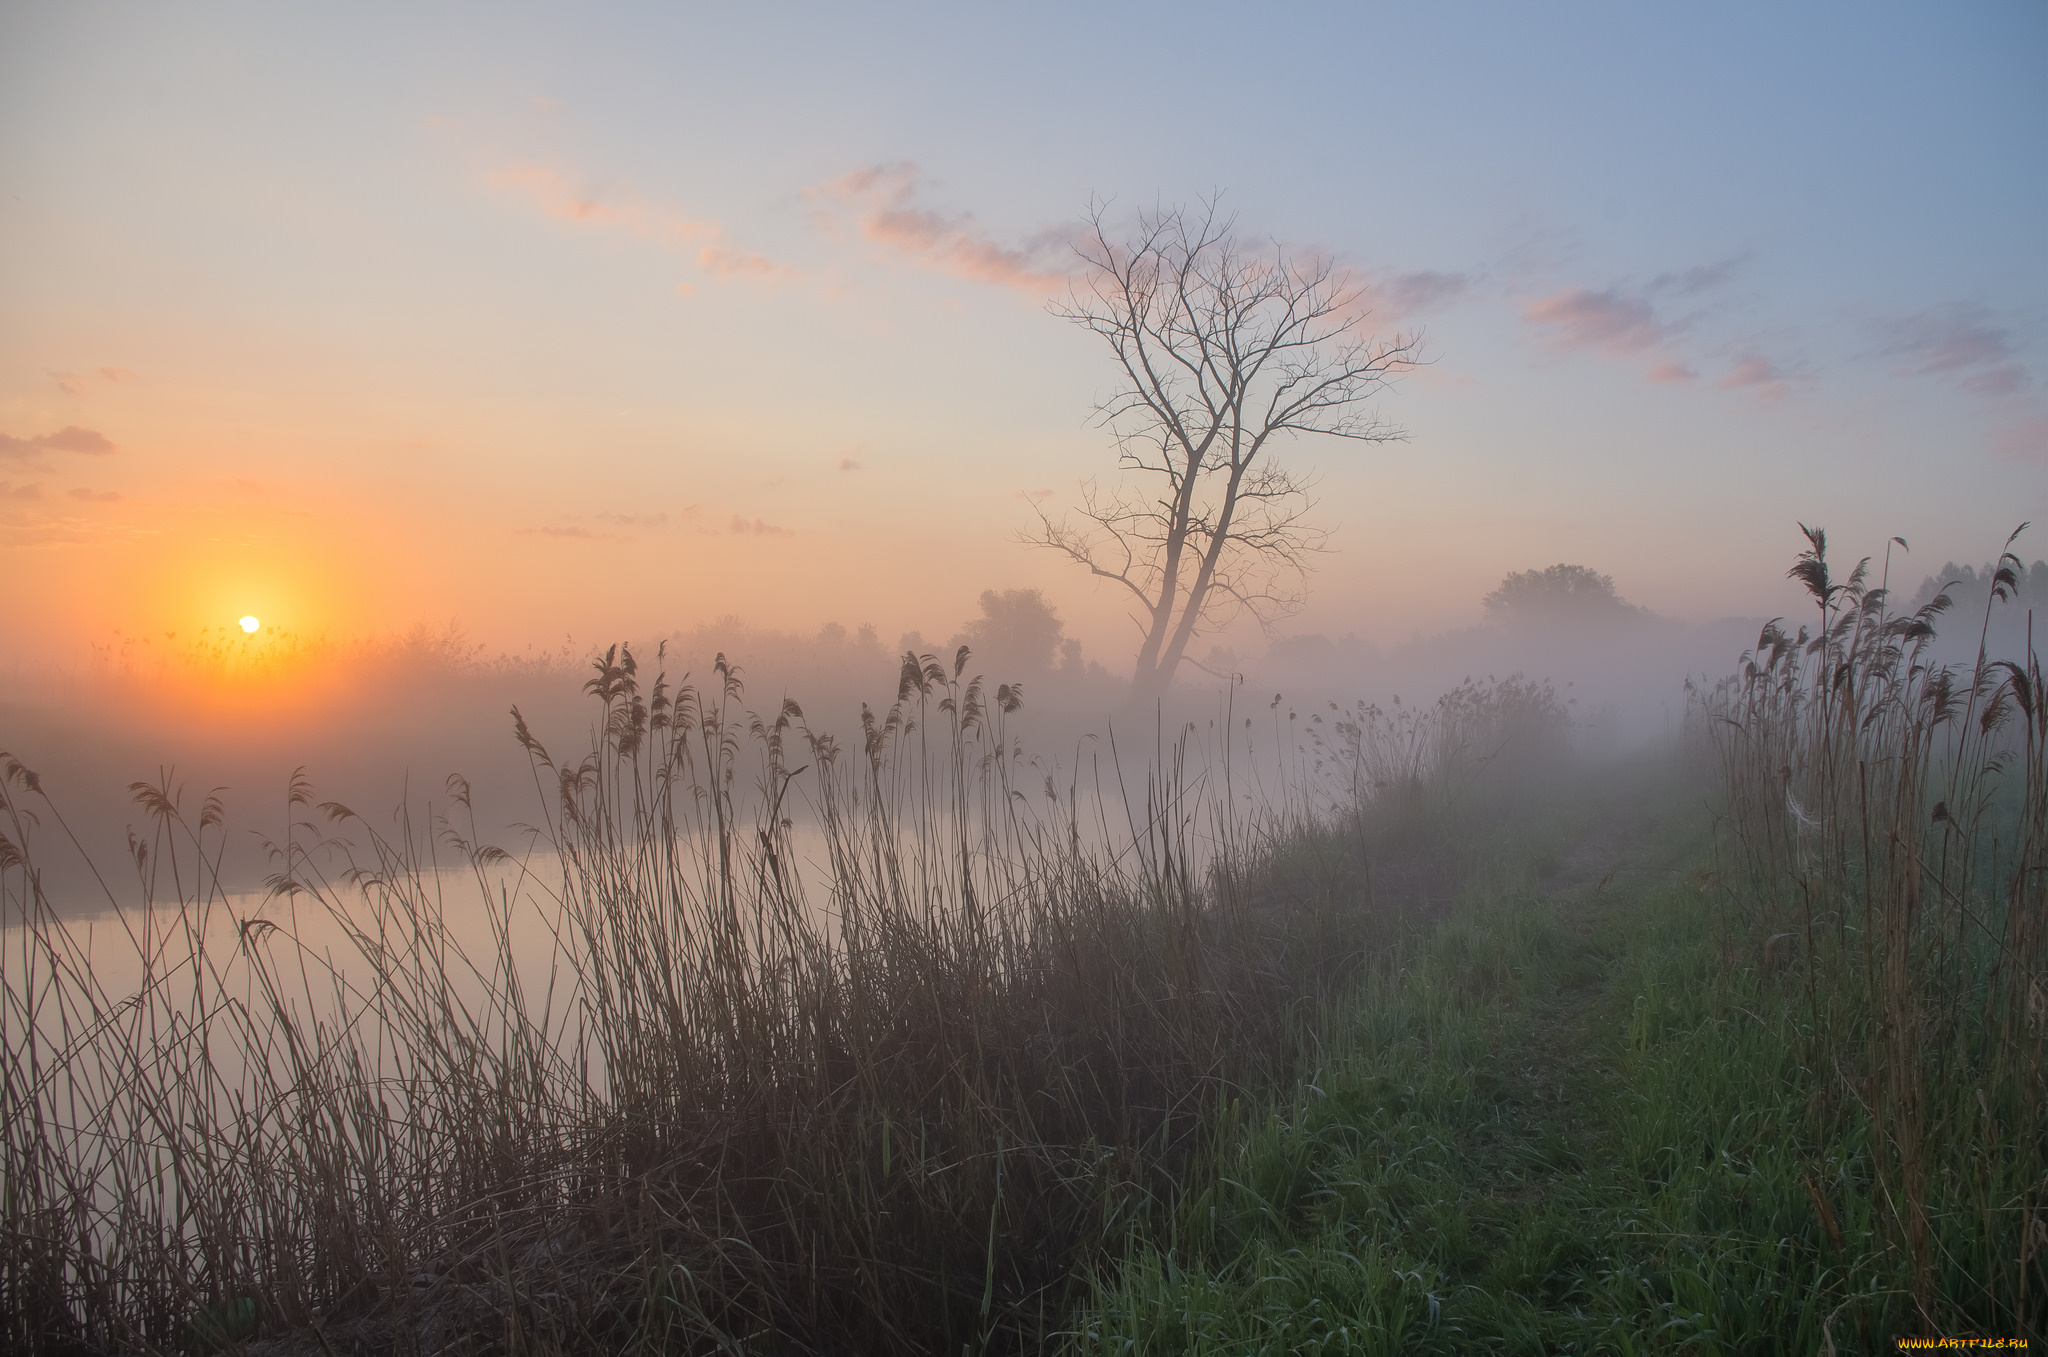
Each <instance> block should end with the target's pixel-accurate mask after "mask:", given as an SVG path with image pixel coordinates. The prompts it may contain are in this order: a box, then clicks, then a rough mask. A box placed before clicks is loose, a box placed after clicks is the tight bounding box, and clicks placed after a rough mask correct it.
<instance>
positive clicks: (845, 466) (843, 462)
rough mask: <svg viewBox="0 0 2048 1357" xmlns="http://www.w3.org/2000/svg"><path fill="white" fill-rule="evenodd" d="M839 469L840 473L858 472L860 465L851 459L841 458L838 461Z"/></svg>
mask: <svg viewBox="0 0 2048 1357" xmlns="http://www.w3.org/2000/svg"><path fill="white" fill-rule="evenodd" d="M839 469H840V470H841V471H858V470H860V463H859V462H856V461H854V460H853V458H851V457H842V458H840V459H839Z"/></svg>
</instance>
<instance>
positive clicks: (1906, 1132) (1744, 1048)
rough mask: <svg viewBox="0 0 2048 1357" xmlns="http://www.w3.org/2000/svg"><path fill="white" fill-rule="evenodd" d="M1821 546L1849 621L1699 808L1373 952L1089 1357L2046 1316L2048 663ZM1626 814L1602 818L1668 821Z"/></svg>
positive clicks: (1123, 1290) (1878, 1331)
mask: <svg viewBox="0 0 2048 1357" xmlns="http://www.w3.org/2000/svg"><path fill="white" fill-rule="evenodd" d="M1808 539H1809V540H1808V546H1809V549H1808V550H1807V551H1806V552H1805V553H1803V554H1802V556H1801V557H1800V560H1799V561H1798V562H1797V563H1796V564H1795V566H1794V570H1793V577H1794V578H1796V579H1799V580H1800V581H1801V582H1802V583H1804V584H1805V585H1806V586H1807V587H1808V588H1809V590H1810V591H1811V593H1812V595H1813V597H1814V600H1815V604H1816V608H1817V618H1816V622H1817V632H1809V631H1808V630H1807V629H1804V628H1802V629H1801V630H1800V632H1799V634H1798V635H1797V636H1793V635H1790V634H1788V633H1787V631H1786V630H1785V629H1784V628H1783V627H1781V626H1780V625H1778V624H1777V623H1773V624H1772V625H1771V626H1769V627H1767V628H1766V629H1765V632H1764V635H1763V638H1762V641H1761V642H1760V646H1759V650H1758V652H1757V653H1756V654H1754V655H1752V656H1748V657H1745V660H1744V667H1743V670H1742V672H1741V673H1739V674H1738V675H1736V676H1735V677H1734V678H1732V679H1731V680H1729V681H1728V682H1726V683H1724V684H1722V685H1720V686H1719V687H1717V688H1715V689H1713V690H1711V691H1708V692H1704V693H1701V694H1699V695H1698V696H1697V699H1696V706H1695V708H1694V718H1695V726H1694V732H1695V738H1696V740H1697V742H1698V748H1699V750H1700V753H1701V755H1702V756H1703V761H1704V763H1705V765H1706V766H1707V767H1708V768H1709V769H1710V770H1711V774H1712V776H1711V778H1710V780H1709V781H1708V782H1706V783H1705V784H1703V785H1702V786H1701V787H1700V788H1699V796H1698V798H1697V799H1696V800H1695V802H1694V804H1693V805H1692V806H1679V807H1676V808H1667V812H1666V814H1665V816H1664V817H1663V822H1662V824H1661V825H1660V826H1654V827H1649V828H1645V829H1641V830H1639V831H1638V832H1639V834H1640V835H1641V841H1640V843H1639V844H1638V846H1637V848H1636V849H1635V860H1634V861H1633V862H1631V861H1630V860H1629V859H1628V858H1627V857H1622V858H1620V859H1617V861H1616V862H1615V864H1614V865H1613V867H1612V868H1610V869H1609V871H1608V873H1607V874H1605V875H1602V876H1600V878H1599V880H1598V881H1597V882H1594V883H1591V884H1589V885H1580V886H1578V887H1577V888H1575V889H1569V890H1559V889H1556V888H1555V887H1554V884H1553V887H1552V888H1550V889H1546V888H1545V887H1544V884H1543V882H1542V880H1541V875H1540V873H1536V872H1530V873H1526V874H1525V875H1524V876H1522V877H1521V878H1520V879H1515V878H1514V877H1513V875H1512V873H1510V874H1508V875H1507V876H1506V877H1505V878H1501V877H1497V878H1495V879H1494V880H1492V881H1491V882H1488V883H1483V889H1478V890H1475V891H1468V893H1467V894H1466V896H1465V898H1464V899H1462V900H1461V902H1460V906H1459V908H1458V910H1457V911H1456V912H1455V913H1454V914H1453V915H1452V916H1451V917H1450V918H1449V919H1448V920H1447V921H1446V922H1445V923H1444V925H1443V926H1442V928H1441V929H1439V930H1438V931H1437V932H1435V933H1434V934H1431V935H1427V936H1423V937H1421V938H1418V939H1416V940H1414V941H1412V942H1411V943H1410V944H1408V945H1407V946H1405V947H1403V948H1401V949H1399V950H1397V951H1395V952H1392V953H1390V954H1388V955H1386V956H1383V957H1381V958H1379V959H1377V960H1376V961H1375V964H1374V965H1373V966H1372V967H1371V968H1370V969H1369V971H1368V973H1367V974H1366V976H1365V977H1364V978H1363V980H1362V983H1361V986H1360V988H1359V990H1358V991H1357V993H1356V994H1355V995H1351V996H1347V997H1346V998H1344V999H1343V1000H1342V1001H1341V1002H1337V1003H1333V1004H1330V1005H1328V1006H1326V1007H1325V1009H1324V1010H1323V1011H1322V1013H1321V1015H1320V1022H1319V1028H1318V1030H1319V1034H1320V1041H1321V1049H1320V1051H1319V1055H1318V1058H1317V1060H1316V1061H1315V1062H1314V1064H1313V1066H1312V1068H1311V1069H1310V1070H1309V1071H1308V1072H1307V1073H1305V1074H1304V1075H1303V1076H1302V1078H1301V1079H1300V1081H1299V1083H1298V1084H1297V1086H1296V1088H1295V1089H1294V1090H1293V1091H1292V1093H1291V1094H1290V1095H1289V1096H1287V1097H1284V1098H1282V1099H1281V1100H1279V1101H1278V1102H1276V1103H1274V1104H1271V1105H1268V1106H1264V1107H1262V1108H1258V1109H1257V1110H1246V1109H1233V1113H1232V1116H1231V1117H1230V1119H1229V1122H1228V1124H1229V1127H1230V1131H1229V1133H1228V1134H1227V1135H1226V1136H1224V1137H1223V1138H1222V1139H1220V1140H1219V1141H1218V1142H1217V1144H1216V1147H1215V1149H1214V1151H1213V1154H1212V1157H1211V1158H1209V1159H1208V1160H1207V1161H1205V1164H1204V1167H1203V1170H1202V1171H1201V1172H1199V1173H1197V1174H1193V1175H1191V1176H1190V1180H1189V1186H1188V1188H1187V1190H1186V1192H1185V1193H1184V1195H1183V1196H1182V1197H1181V1198H1180V1200H1179V1201H1178V1202H1177V1204H1176V1205H1175V1208H1174V1210H1173V1211H1172V1213H1171V1216H1170V1219H1169V1220H1168V1222H1167V1223H1166V1225H1165V1226H1164V1227H1163V1228H1161V1229H1160V1230H1158V1231H1156V1232H1154V1233H1152V1234H1150V1235H1147V1236H1144V1237H1142V1238H1137V1239H1134V1240H1133V1242H1132V1246H1131V1247H1130V1248H1129V1249H1128V1250H1127V1252H1126V1254H1125V1256H1124V1257H1123V1258H1122V1260H1121V1262H1120V1265H1119V1266H1118V1267H1117V1268H1116V1269H1113V1270H1111V1271H1108V1272H1106V1273H1104V1274H1102V1276H1101V1278H1100V1280H1099V1283H1098V1287H1097V1291H1096V1294H1095V1297H1094V1299H1093V1302H1092V1304H1091V1306H1090V1307H1089V1308H1088V1310H1087V1312H1086V1314H1085V1316H1084V1317H1083V1319H1082V1320H1081V1321H1080V1322H1079V1323H1078V1324H1077V1325H1076V1327H1075V1328H1074V1329H1073V1330H1072V1331H1070V1336H1069V1341H1070V1344H1071V1345H1072V1346H1073V1347H1074V1348H1075V1349H1076V1350H1079V1351H1083V1352H1091V1353H1094V1352H1099V1353H1145V1352H1160V1353H1164V1352H1175V1353H1180V1352H1208V1353H1254V1352H1294V1351H1327V1352H1361V1353H1364V1352H1392V1351H1415V1352H1429V1351H1468V1350H1498V1351H1517V1352H1566V1351H1572V1352H1617V1353H1624V1352H1635V1351H1660V1352H1661V1351H1671V1352H1688V1353H1711V1352H1756V1351H1768V1352H1813V1351H1829V1352H1833V1351H1880V1350H1890V1349H1891V1344H1892V1342H1893V1340H1894V1339H1896V1338H1898V1337H1902V1336H1949V1337H1960V1336H1979V1337H1991V1338H2015V1337H2020V1338H2027V1339H2039V1338H2041V1337H2042V1335H2043V1333H2044V1331H2048V1267H2044V1265H2043V1258H2044V1255H2048V1220H2044V1217H2043V1214H2042V1207H2043V1204H2044V1193H2048V1172H2044V1170H2048V1157H2044V1152H2048V1126H2044V1122H2043V1119H2042V1116H2041V1110H2042V1107H2041V1099H2042V1093H2043V1076H2044V1064H2043V1037H2044V1028H2048V1021H2044V1019H2043V1016H2042V1015H2043V1012H2044V1011H2048V1005H2044V1004H2043V1003H2042V1002H2041V1000H2040V999H2039V997H2038V996H2039V995H2040V994H2041V993H2043V985H2044V980H2048V970H2044V966H2043V961H2044V957H2043V952H2042V932H2041V924H2042V918H2043V904H2044V897H2043V889H2044V887H2048V879H2044V878H2048V872H2044V862H2043V859H2042V856H2041V855H2042V853H2043V851H2044V845H2048V799H2044V797H2043V783H2042V779H2043V772H2044V760H2043V732H2044V729H2048V724H2044V719H2043V711H2042V680H2041V671H2040V666H2039V663H2038V660H2037V659H2035V658H2034V657H2033V655H2032V653H2031V649H2030V651H2029V653H2028V655H2027V656H2026V657H2025V658H2024V659H2023V660H2014V661H2011V662H2006V661H2000V660H1994V659H1993V658H1992V657H1989V656H1981V655H1980V658H1979V660H1978V662H1977V664H1976V665H1975V666H1974V667H1973V669H1972V670H1971V671H1970V672H1969V673H1966V674H1961V675H1958V674H1956V673H1953V672H1951V671H1948V670H1945V669H1943V668H1941V667H1940V666H1936V665H1933V664H1932V663H1930V662H1928V660H1927V659H1926V644H1925V643H1926V642H1927V641H1928V640H1930V639H1931V637H1932V624H1933V622H1934V620H1935V619H1936V618H1937V617H1938V616H1939V615H1940V613H1941V612H1943V611H1944V610H1946V609H1947V607H1948V606H1949V605H1948V602H1947V600H1946V599H1945V598H1941V599H1937V601H1936V603H1935V604H1934V605H1933V606H1931V607H1930V608H1927V609H1923V610H1921V611H1920V612H1919V613H1917V614H1912V615H1908V616H1905V617H1897V616H1894V615H1892V614H1891V613H1890V612H1889V610H1888V606H1887V603H1886V596H1885V593H1884V590H1883V585H1882V577H1881V576H1880V577H1879V579H1878V580H1877V581H1872V580H1871V579H1870V578H1869V574H1868V567H1869V562H1867V561H1866V562H1864V563H1863V564H1862V565H1860V566H1859V567H1857V568H1856V569H1855V570H1854V571H1852V572H1851V574H1850V575H1849V577H1848V578H1847V579H1843V580H1838V579H1836V578H1834V577H1833V576H1832V575H1831V573H1830V569H1829V566H1828V562H1827V554H1826V541H1825V537H1824V535H1822V534H1820V533H1818V532H1813V533H1809V535H1808ZM2009 563H2010V558H2008V560H2007V561H2002V562H2001V569H2003V568H2004V567H2005V566H2007V565H2008V564H2009ZM2010 584H2011V579H2010V577H2009V575H2008V574H1995V576H1994V579H1993V580H1992V581H1991V585H1992V588H1993V590H1994V594H1993V597H1991V598H1989V599H1987V600H1986V601H1985V603H1986V607H1987V608H1990V607H1995V606H1998V605H2000V604H2002V603H2005V602H2007V601H2008V598H2007V596H2008V594H2009V586H2010ZM1983 631H1984V632H1986V633H1987V634H1988V631H1989V626H1988V617H1987V622H1986V624H1985V625H1984V627H1983ZM1609 795H1610V800H1609V801H1608V804H1607V805H1606V806H1605V807H1604V808H1600V807H1599V806H1598V803H1597V801H1596V802H1595V809H1594V810H1593V811H1592V812H1591V813H1592V814H1593V816H1594V818H1595V820H1596V821H1598V822H1600V823H1603V824H1604V825H1605V826H1606V827H1607V828H1606V832H1607V834H1608V835H1609V836H1610V837H1611V836H1612V835H1613V834H1614V832H1615V831H1616V828H1617V827H1618V826H1626V825H1627V824H1628V823H1629V821H1630V820H1631V819H1632V818H1633V817H1634V816H1635V815H1637V814H1639V813H1640V808H1641V807H1642V806H1644V805H1646V804H1654V798H1651V797H1649V796H1647V795H1646V794H1644V793H1642V792H1641V791H1640V789H1639V790H1638V793H1637V794H1636V795H1634V796H1632V797H1626V798H1615V797H1614V796H1613V792H1612V789H1610V793H1609ZM1701 801H1703V802H1705V804H1706V806H1707V807H1708V808H1709V810H1710V811H1711V814H1710V815H1703V814H1701V813H1700V810H1699V802H1701ZM1591 842H1593V843H1595V844H1598V843H1599V842H1600V836H1599V835H1595V836H1593V838H1592V840H1591ZM1545 859H1556V860H1568V855H1566V854H1563V853H1560V852H1559V851H1558V850H1557V849H1555V848H1553V849H1551V850H1549V851H1545V850H1543V849H1541V848H1540V847H1539V848H1538V849H1537V851H1536V852H1535V854H1534V856H1533V861H1534V862H1542V861H1544V860H1545Z"/></svg>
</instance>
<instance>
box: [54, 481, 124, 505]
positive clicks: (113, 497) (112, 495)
mask: <svg viewBox="0 0 2048 1357" xmlns="http://www.w3.org/2000/svg"><path fill="white" fill-rule="evenodd" d="M65 493H66V494H68V495H70V496H71V498H73V499H82V500H87V501H89V502H91V503H94V504H113V503H115V502H116V501H118V500H119V499H120V498H121V492H120V491H118V490H88V489H87V488H86V487H84V486H82V485H81V486H79V487H77V488H76V489H73V490H67V491H66V492H65Z"/></svg>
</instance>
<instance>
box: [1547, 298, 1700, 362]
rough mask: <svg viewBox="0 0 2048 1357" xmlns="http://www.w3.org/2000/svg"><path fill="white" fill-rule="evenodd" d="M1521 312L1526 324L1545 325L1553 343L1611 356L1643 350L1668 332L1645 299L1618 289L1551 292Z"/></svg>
mask: <svg viewBox="0 0 2048 1357" xmlns="http://www.w3.org/2000/svg"><path fill="white" fill-rule="evenodd" d="M1522 314H1523V316H1524V318H1526V319H1527V320H1528V321H1529V322H1530V323H1532V324H1535V325H1539V326H1544V327H1546V329H1545V334H1546V335H1547V336H1548V338H1549V341H1550V344H1551V347H1553V348H1557V349H1598V350H1600V351H1601V352H1602V353H1606V354H1609V355H1611V356H1613V357H1616V358H1632V357H1636V356H1638V355H1641V354H1647V353H1649V352H1651V351H1652V350H1654V349H1656V348H1657V347H1658V346H1660V345H1662V344H1663V343H1664V342H1665V340H1666V339H1667V338H1668V337H1669V334H1670V327H1668V326H1666V325H1664V324H1663V323H1662V322H1660V321H1659V320H1658V319H1657V312H1656V309H1655V308H1654V307H1652V306H1651V305H1650V303H1649V302H1648V301H1647V300H1645V299H1644V298H1642V297H1640V296H1631V295H1629V294H1628V293H1625V292H1623V291H1621V290H1620V289H1619V288H1607V289H1605V290H1604V291H1600V292H1594V291H1592V290H1590V289H1588V288H1583V287H1576V288H1571V289H1569V290H1567V291H1564V292H1554V293H1552V294H1551V295H1550V296H1548V297H1538V298H1537V299H1536V300H1535V301H1533V302H1530V303H1529V304H1528V306H1527V307H1525V308H1524V309H1523V312H1522Z"/></svg>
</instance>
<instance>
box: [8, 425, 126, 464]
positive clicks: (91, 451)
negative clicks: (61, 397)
mask: <svg viewBox="0 0 2048 1357" xmlns="http://www.w3.org/2000/svg"><path fill="white" fill-rule="evenodd" d="M114 450H115V449H114V445H113V443H112V442H110V441H109V440H108V438H107V436H106V435H105V434H102V433H100V432H98V431H97V430H94V429H83V428H80V427H79V426H78V425H76V424H67V425H65V426H64V427H63V428H61V429H59V430H57V431H56V432H55V433H45V434H32V435H30V436H29V437H27V438H14V437H10V436H9V435H7V434H4V433H0V457H17V458H21V457H31V456H34V455H35V454H36V453H38V452H44V451H55V452H78V453H84V454H86V455H87V456H93V457H103V456H105V455H107V454H108V453H111V452H113V451H114Z"/></svg>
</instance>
